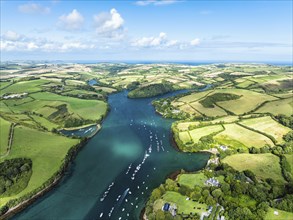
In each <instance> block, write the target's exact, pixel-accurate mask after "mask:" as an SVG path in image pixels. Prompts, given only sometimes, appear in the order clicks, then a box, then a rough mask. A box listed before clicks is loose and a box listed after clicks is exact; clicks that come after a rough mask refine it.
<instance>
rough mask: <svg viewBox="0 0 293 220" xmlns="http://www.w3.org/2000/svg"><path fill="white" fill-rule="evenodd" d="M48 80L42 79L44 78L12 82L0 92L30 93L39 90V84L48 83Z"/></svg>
mask: <svg viewBox="0 0 293 220" xmlns="http://www.w3.org/2000/svg"><path fill="white" fill-rule="evenodd" d="M49 82H50V81H48V80H44V79H39V80H30V81H23V82H18V83H14V84H12V85H11V86H8V87H7V88H5V89H2V90H1V91H0V94H5V93H23V92H27V93H32V92H38V91H41V90H42V88H41V85H43V84H46V83H49Z"/></svg>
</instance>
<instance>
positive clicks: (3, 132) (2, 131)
mask: <svg viewBox="0 0 293 220" xmlns="http://www.w3.org/2000/svg"><path fill="white" fill-rule="evenodd" d="M10 126H11V123H10V122H9V121H6V120H4V119H3V118H1V117H0V156H1V155H4V154H5V153H6V150H7V147H8V140H9V131H10Z"/></svg>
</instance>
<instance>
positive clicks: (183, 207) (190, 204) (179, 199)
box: [162, 191, 208, 214]
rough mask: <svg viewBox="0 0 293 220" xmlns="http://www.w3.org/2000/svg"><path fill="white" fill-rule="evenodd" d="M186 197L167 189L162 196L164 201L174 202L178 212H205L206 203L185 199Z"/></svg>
mask: <svg viewBox="0 0 293 220" xmlns="http://www.w3.org/2000/svg"><path fill="white" fill-rule="evenodd" d="M186 198H187V197H186V196H183V195H181V194H180V193H177V192H172V191H167V192H166V193H165V194H164V195H163V196H162V199H163V201H164V202H169V203H171V204H172V203H173V204H174V203H175V204H176V206H177V213H178V214H190V213H194V212H196V213H198V214H201V213H202V212H205V211H206V210H207V208H208V207H207V205H206V204H200V203H198V202H194V201H192V200H186Z"/></svg>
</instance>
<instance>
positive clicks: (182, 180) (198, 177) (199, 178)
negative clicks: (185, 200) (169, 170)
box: [177, 173, 208, 189]
mask: <svg viewBox="0 0 293 220" xmlns="http://www.w3.org/2000/svg"><path fill="white" fill-rule="evenodd" d="M207 179H208V178H207V177H206V176H205V175H204V174H203V173H194V174H192V173H188V174H180V175H179V176H178V177H177V180H178V183H179V184H182V185H185V186H188V187H189V188H190V189H193V188H194V187H195V186H202V187H203V186H204V185H205V184H204V183H205V181H206V180H207Z"/></svg>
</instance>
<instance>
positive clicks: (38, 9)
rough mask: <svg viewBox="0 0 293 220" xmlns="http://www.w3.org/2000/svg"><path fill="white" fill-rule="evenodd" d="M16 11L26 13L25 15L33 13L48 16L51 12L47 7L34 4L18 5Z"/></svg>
mask: <svg viewBox="0 0 293 220" xmlns="http://www.w3.org/2000/svg"><path fill="white" fill-rule="evenodd" d="M18 10H19V11H20V12H22V13H27V14H33V13H39V14H48V13H50V11H51V9H50V8H49V7H44V6H42V5H40V4H35V3H27V4H24V5H19V6H18Z"/></svg>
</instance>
